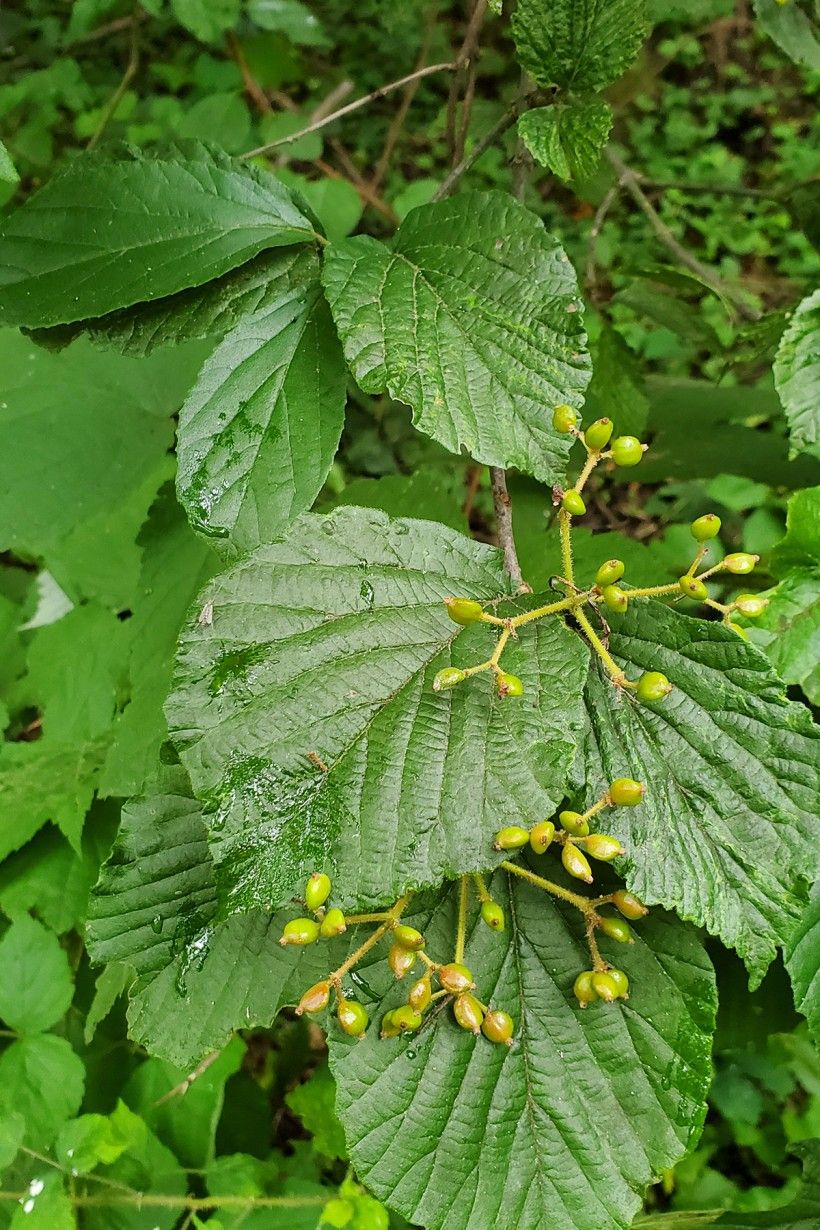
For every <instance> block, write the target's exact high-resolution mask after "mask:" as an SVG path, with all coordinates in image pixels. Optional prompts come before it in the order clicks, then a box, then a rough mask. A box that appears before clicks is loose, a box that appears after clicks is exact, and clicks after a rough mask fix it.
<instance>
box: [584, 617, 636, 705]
mask: <svg viewBox="0 0 820 1230" xmlns="http://www.w3.org/2000/svg"><path fill="white" fill-rule="evenodd" d="M573 617H574V618H575V619H576V620H577V621H578V623H579V624H580V626H581V628H582V629H583V631H584V635H585V636H586V638H587V640H588V641H589V643H590V645H591V646H592V648H593V649H594V650H595V652H596V653H597V655H598V657H599V658H600V659H601V661H602V662H603V664H604V666H605V667H606V669H607V670H608V671H609V673H610V675H611V676H612V678H613V680H614V681H615V683H617V684H620V685H621V686H622V687H628V686H629V685H628V683H627V679H626V676H625V675H624V673H623V671H622V670H621V668H620V666H619V665H618V663H617V662H616V661H615V659H614V658H613V656H612V654H611V653H610V652H609V650H608V649H607V647H606V645H604V643H603V641H602V640H601V638H600V637H599V635H598V633H597V632H596V631H595V629H594V628H593V626H592V624H591V623H590V622H589V620H588V619H587V617H586V615H585V614H584V612H583V611H582V610H580V609H578V610H575V611H573Z"/></svg>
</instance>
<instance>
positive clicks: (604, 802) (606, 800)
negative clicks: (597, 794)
mask: <svg viewBox="0 0 820 1230" xmlns="http://www.w3.org/2000/svg"><path fill="white" fill-rule="evenodd" d="M610 805H611V800H610V797H609V794H608V793H607V794H605V795H604V797H603V798H602V799H599V800H598V802H597V803H593V804H592V806H591V807H588V808H587V810H586V811H585V812H584V813H583V815H582V816H581V819H582V820H589V819H590V818H591V817H592V816H597V815H598V812H599V811H603V810H604V808H605V807H609V806H610Z"/></svg>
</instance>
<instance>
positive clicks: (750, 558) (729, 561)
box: [723, 551, 760, 577]
mask: <svg viewBox="0 0 820 1230" xmlns="http://www.w3.org/2000/svg"><path fill="white" fill-rule="evenodd" d="M759 559H760V556H759V555H750V554H749V552H748V551H735V552H733V554H732V555H726V556H724V559H723V567H724V568H725V569H726V570H727V572H732V573H734V574H735V576H740V577H742V576H745V575H746V573H747V572H752V571H753V570H754V566H755V564H756V563H757V561H758V560H759Z"/></svg>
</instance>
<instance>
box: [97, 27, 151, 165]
mask: <svg viewBox="0 0 820 1230" xmlns="http://www.w3.org/2000/svg"><path fill="white" fill-rule="evenodd" d="M137 11H138V10H135V12H134V16H133V18H132V20H131V39H130V41H129V45H128V63H127V64H126V66H125V72H124V73H123V75H122V78H121V80H120V83H119V85H118V86H117V88H116V90H115V91H114V93H113V94H112V95H111V97H110V98H109V100H108V102H107V103H106V105H105V107H104V108H103V113H102V115H101V116H100V122H99V124H98V125H97V127H96V128H95V129H94V132H93V133H92V134H91V137H90V138H89V141H88V145H87V146H86V149H87V150H91V149H94V147H95V146H96V145H97V143H98V141H99V140H100V137H101V136H102V135H103V133H104V132H105V130H106V128H107V127H108V125H109V123H110V121H111V118H112V116H113V115H114V112H115V111H116V110H117V107H118V106H119V105H120V103H121V101H122V99H123V97H124V95H125V91H126V90H127V89H128V87H129V85H130V84H131V82H132V81H133V80H134V77H135V76H136V75H137V71H138V70H139V66H140V40H139V33H140V26H139V22H138V21H137V20H136V12H137Z"/></svg>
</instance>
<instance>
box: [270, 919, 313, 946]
mask: <svg viewBox="0 0 820 1230" xmlns="http://www.w3.org/2000/svg"><path fill="white" fill-rule="evenodd" d="M318 938H319V924H318V923H317V922H316V920H315V919H313V918H294V919H293V920H292V921H291V922H289V923H285V925H284V927H283V928H282V935H281V937H280V940H279V943H280V944H281V945H282V947H283V948H286V947H287V946H288V945H289V944H295V945H296V946H297V947H300V948H301V947H304V945H305V944H315V943H316V941H317V940H318Z"/></svg>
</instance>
